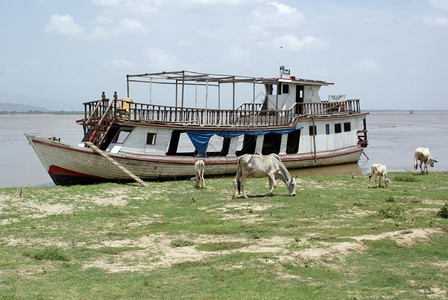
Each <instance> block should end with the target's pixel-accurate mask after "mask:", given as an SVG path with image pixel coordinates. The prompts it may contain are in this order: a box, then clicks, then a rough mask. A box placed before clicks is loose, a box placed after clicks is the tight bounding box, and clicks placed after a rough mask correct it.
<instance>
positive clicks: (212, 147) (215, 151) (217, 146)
mask: <svg viewBox="0 0 448 300" xmlns="http://www.w3.org/2000/svg"><path fill="white" fill-rule="evenodd" d="M229 147H230V138H223V137H220V136H217V135H213V136H212V137H211V138H210V141H209V142H208V146H207V156H226V155H227V154H228V153H229Z"/></svg>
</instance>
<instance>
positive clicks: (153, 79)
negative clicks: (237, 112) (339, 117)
mask: <svg viewBox="0 0 448 300" xmlns="http://www.w3.org/2000/svg"><path fill="white" fill-rule="evenodd" d="M126 78H127V81H128V82H147V83H160V84H178V83H184V84H198V83H202V84H205V83H206V84H212V85H213V84H221V83H254V84H278V83H292V84H302V85H319V86H323V85H325V86H327V85H333V84H334V83H331V82H326V81H322V80H311V79H303V78H296V77H295V76H289V77H271V78H267V77H251V76H239V75H224V74H211V73H200V72H192V71H185V70H182V71H173V72H159V73H144V74H133V75H126Z"/></svg>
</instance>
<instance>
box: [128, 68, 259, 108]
mask: <svg viewBox="0 0 448 300" xmlns="http://www.w3.org/2000/svg"><path fill="white" fill-rule="evenodd" d="M131 82H137V83H149V84H151V86H152V84H168V85H176V108H177V107H179V106H178V103H177V98H178V97H177V95H178V86H179V85H180V86H181V95H182V96H181V105H180V108H181V109H183V108H184V89H185V88H184V87H185V86H186V85H190V86H191V85H194V86H205V87H206V89H207V90H206V93H207V94H208V88H209V87H217V88H218V99H220V85H221V84H225V83H227V84H233V110H235V104H236V103H235V85H236V83H250V84H253V96H252V98H253V104H254V105H255V85H256V84H262V83H263V82H262V81H260V80H259V79H258V78H256V77H250V76H236V75H223V74H209V73H199V72H192V71H186V70H182V71H173V72H159V73H144V74H135V75H126V83H127V97H129V96H130V94H129V93H130V83H131ZM151 89H152V88H151ZM220 105H221V104H220V100H218V108H220Z"/></svg>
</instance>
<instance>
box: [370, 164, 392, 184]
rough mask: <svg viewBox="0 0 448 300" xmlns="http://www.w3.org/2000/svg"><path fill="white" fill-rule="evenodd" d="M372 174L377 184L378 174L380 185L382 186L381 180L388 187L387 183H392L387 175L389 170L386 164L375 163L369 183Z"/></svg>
mask: <svg viewBox="0 0 448 300" xmlns="http://www.w3.org/2000/svg"><path fill="white" fill-rule="evenodd" d="M372 176H374V177H373V179H374V180H375V186H376V177H377V176H378V187H380V185H381V182H382V183H383V187H386V186H387V183H390V179H389V178H388V177H387V170H386V166H385V165H381V164H373V165H372V172H371V173H370V175H369V183H370V179H371V178H372Z"/></svg>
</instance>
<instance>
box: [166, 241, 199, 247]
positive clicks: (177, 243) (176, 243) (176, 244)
mask: <svg viewBox="0 0 448 300" xmlns="http://www.w3.org/2000/svg"><path fill="white" fill-rule="evenodd" d="M193 245H194V242H192V241H186V240H182V239H178V240H174V241H171V247H173V248H179V247H187V246H193Z"/></svg>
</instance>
